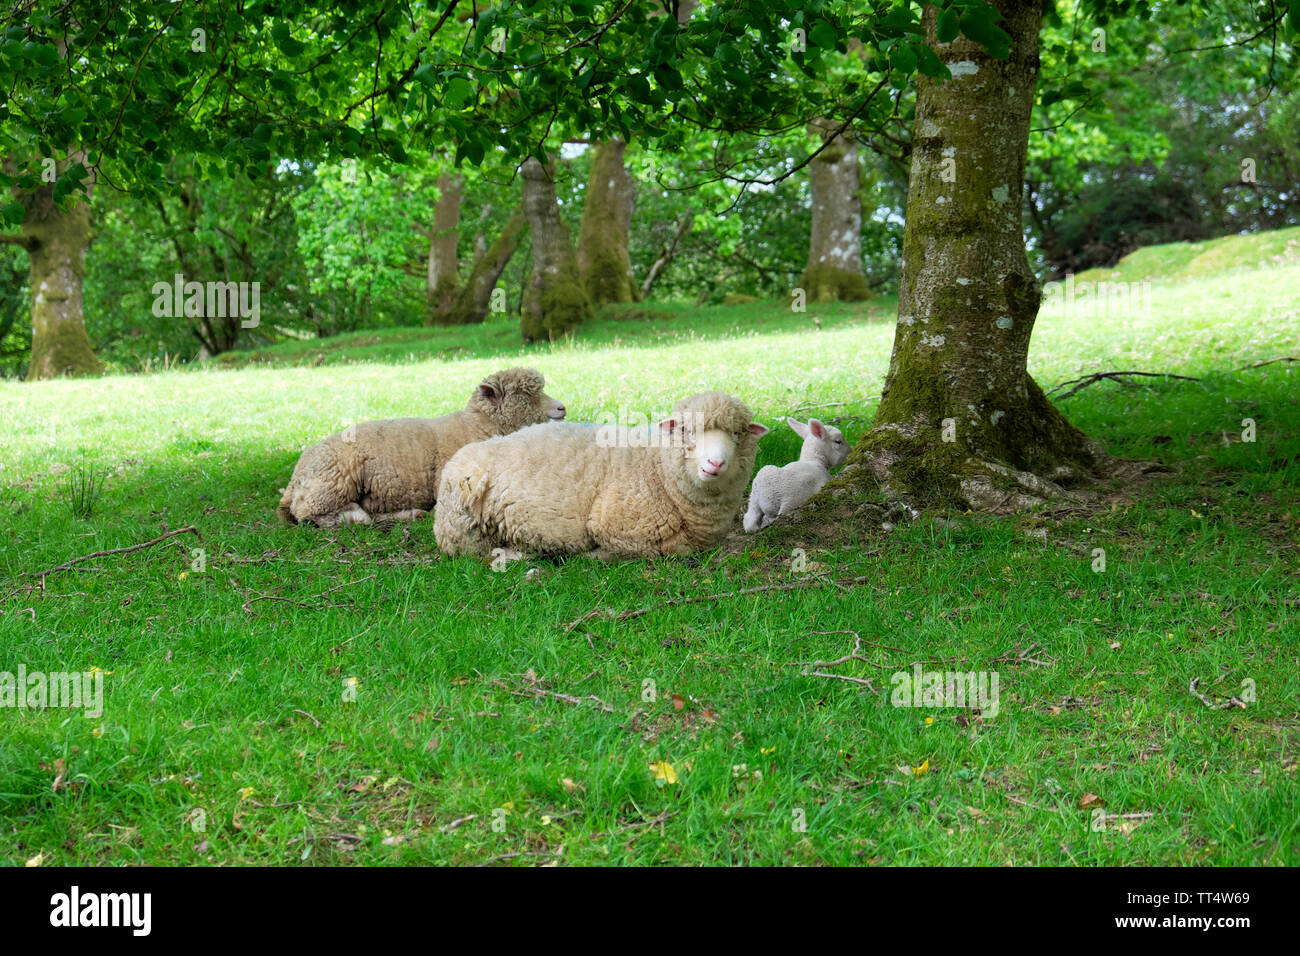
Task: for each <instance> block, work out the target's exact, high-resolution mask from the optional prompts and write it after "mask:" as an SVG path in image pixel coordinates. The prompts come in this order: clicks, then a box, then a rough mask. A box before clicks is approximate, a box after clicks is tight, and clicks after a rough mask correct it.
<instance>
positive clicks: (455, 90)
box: [443, 76, 474, 109]
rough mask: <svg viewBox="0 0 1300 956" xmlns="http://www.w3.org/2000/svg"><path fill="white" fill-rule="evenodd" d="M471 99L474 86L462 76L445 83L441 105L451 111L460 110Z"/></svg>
mask: <svg viewBox="0 0 1300 956" xmlns="http://www.w3.org/2000/svg"><path fill="white" fill-rule="evenodd" d="M473 98H474V84H473V83H471V82H470V81H469V80H467V79H465V77H463V76H453V77H452V78H451V80H450V81H448V83H447V91H446V92H445V93H444V94H443V103H444V104H445V105H447V106H449V107H451V108H452V109H460V108H461V107H463V106H464V105H465V104H466V103H468V102H469V101H470V100H472V99H473Z"/></svg>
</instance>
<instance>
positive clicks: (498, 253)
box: [434, 212, 524, 325]
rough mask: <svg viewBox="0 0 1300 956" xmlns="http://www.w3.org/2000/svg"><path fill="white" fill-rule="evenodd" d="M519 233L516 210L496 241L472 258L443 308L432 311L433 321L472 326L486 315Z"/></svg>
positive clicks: (519, 217)
mask: <svg viewBox="0 0 1300 956" xmlns="http://www.w3.org/2000/svg"><path fill="white" fill-rule="evenodd" d="M523 232H524V216H523V213H519V212H517V213H515V214H514V215H513V216H511V217H510V219H509V220H508V221H507V222H506V225H505V228H504V229H502V230H501V235H499V236H497V238H496V241H494V242H493V243H492V245H491V246H489V247H488V248H487V249H486V250H485V251H484V252H483V254H482V255H480V256H479V257H478V258H477V259H476V260H475V261H474V268H473V269H472V270H471V271H470V274H469V278H468V279H466V280H465V284H464V285H462V286H461V287H460V288H459V289H458V290H456V295H455V297H454V298H453V299H452V301H451V304H450V305H449V306H448V307H447V309H446V310H445V311H442V312H438V313H435V315H434V323H435V324H437V325H473V324H476V323H479V322H482V321H483V320H484V319H486V318H487V315H488V312H489V311H490V310H491V308H492V292H493V290H494V289H495V288H496V285H497V281H498V280H499V279H500V278H501V273H502V272H504V271H505V268H506V266H507V265H508V264H509V263H510V259H511V257H512V256H514V254H515V249H517V248H518V247H519V240H520V238H521V237H522V235H523Z"/></svg>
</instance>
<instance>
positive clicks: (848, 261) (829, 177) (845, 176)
mask: <svg viewBox="0 0 1300 956" xmlns="http://www.w3.org/2000/svg"><path fill="white" fill-rule="evenodd" d="M810 127H811V132H812V133H813V134H814V135H817V136H819V137H821V139H822V141H823V142H826V141H827V140H828V138H830V137H831V135H832V127H831V126H830V124H829V123H827V122H826V121H825V120H817V121H814V122H813V123H812V124H810ZM808 184H809V186H810V188H811V191H812V241H811V243H810V244H809V248H808V266H807V268H805V270H804V274H803V278H802V279H800V280H799V284H800V286H801V287H802V288H803V289H804V291H805V292H806V293H807V295H808V300H809V301H811V302H835V301H845V302H858V301H861V300H862V299H865V298H867V297H868V296H869V295H870V294H871V292H870V290H869V289H868V288H867V279H866V276H864V275H863V274H862V175H861V172H860V171H859V169H858V144H857V143H856V142H855V141H854V140H853V139H851V138H849V137H846V136H836V137H834V138H833V139H831V140H830V143H829V145H828V146H827V147H826V148H825V149H824V150H822V151H821V152H820V153H818V154H817V157H816V158H815V159H814V160H813V161H812V162H811V163H809V164H808Z"/></svg>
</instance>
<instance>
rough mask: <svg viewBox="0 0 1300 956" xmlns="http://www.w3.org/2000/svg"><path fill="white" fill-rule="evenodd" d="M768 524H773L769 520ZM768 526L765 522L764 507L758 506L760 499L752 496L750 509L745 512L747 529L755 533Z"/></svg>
mask: <svg viewBox="0 0 1300 956" xmlns="http://www.w3.org/2000/svg"><path fill="white" fill-rule="evenodd" d="M767 524H771V522H770V521H769V522H767ZM766 526H767V525H765V524H764V523H763V509H762V508H760V507H759V506H758V501H757V500H756V499H755V498H754V497H753V496H750V499H749V510H748V511H746V512H745V531H746V532H747V533H749V534H753V533H754V532H755V531H758V530H759V529H760V528H764V527H766Z"/></svg>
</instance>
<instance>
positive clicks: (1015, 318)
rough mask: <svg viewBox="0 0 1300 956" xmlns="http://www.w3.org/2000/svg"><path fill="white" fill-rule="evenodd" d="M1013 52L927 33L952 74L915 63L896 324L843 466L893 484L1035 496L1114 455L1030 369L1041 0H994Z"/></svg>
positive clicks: (1003, 502)
mask: <svg viewBox="0 0 1300 956" xmlns="http://www.w3.org/2000/svg"><path fill="white" fill-rule="evenodd" d="M995 6H997V7H998V9H999V10H1001V11H1002V13H1003V15H1004V16H1005V19H1004V21H1003V22H1002V27H1003V28H1004V29H1005V30H1006V31H1007V32H1008V33H1009V34H1010V36H1011V55H1010V57H1009V58H1008V59H1007V60H995V59H993V58H992V57H990V56H988V55H987V54H986V53H985V52H984V49H983V47H981V46H979V45H978V44H975V43H973V42H971V41H970V40H968V39H966V38H965V37H962V36H959V37H958V38H957V39H956V40H954V41H953V42H952V43H950V44H938V43H937V41H936V37H935V8H934V7H929V8H928V9H927V11H926V22H927V25H928V33H929V39H930V42H931V43H932V44H934V45H935V49H936V51H937V52H938V54H939V57H940V59H942V60H943V61H944V62H945V63H947V64H948V66H949V69H950V70H951V71H952V73H953V78H952V79H951V80H949V81H947V82H945V83H942V84H940V83H936V82H934V81H932V80H929V79H927V78H925V77H919V78H918V84H917V105H916V122H915V129H914V131H913V143H914V146H913V152H912V167H911V174H910V180H909V186H908V197H907V214H906V225H905V227H904V239H903V264H902V276H901V281H900V288H899V303H898V325H897V329H896V332H895V336H894V350H893V355H892V357H891V359H890V364H889V373H888V377H887V378H886V381H885V387H884V391H883V393H882V396H881V403H880V409H879V411H878V412H877V414H876V420H875V423H874V425H873V427H872V429H871V431H870V432H869V433H868V435H867V436H866V437H865V438H864V439H863V440H862V441H860V442H859V443H858V445H857V447H856V448H855V449H854V451H853V454H852V456H851V457H850V459H849V462H848V465H847V466H846V468H845V470H844V471H843V472H842V473H841V475H840V476H839V477H838V478H837V479H836V480H835V481H833V482H832V483H831V484H830V485H828V486H827V491H826V492H824V494H823V500H824V501H825V500H826V496H831V497H834V496H836V495H838V494H841V493H842V492H840V491H838V490H837V489H843V488H844V487H846V486H855V485H856V486H859V487H863V486H865V487H870V488H872V489H874V490H876V491H880V490H882V489H883V491H884V492H885V497H886V498H891V499H894V500H903V501H914V502H916V503H917V504H920V505H926V504H930V505H935V504H955V505H957V506H962V507H972V508H976V509H984V510H1000V509H1006V510H1014V509H1019V508H1024V507H1030V506H1032V505H1033V504H1036V503H1038V502H1040V501H1042V500H1044V499H1046V498H1048V497H1052V496H1055V495H1056V494H1059V493H1061V492H1062V490H1063V489H1062V487H1061V485H1060V484H1059V483H1061V482H1067V483H1068V482H1069V481H1071V480H1075V479H1079V478H1082V477H1084V476H1085V475H1086V474H1087V473H1088V472H1089V471H1090V470H1092V469H1093V468H1094V467H1095V466H1096V465H1097V464H1099V463H1100V460H1101V459H1102V457H1103V456H1104V453H1102V452H1101V451H1100V449H1099V448H1098V447H1097V446H1095V445H1094V444H1093V443H1091V442H1089V441H1088V439H1087V438H1086V436H1084V435H1083V434H1082V433H1081V432H1080V431H1078V430H1077V429H1076V428H1074V427H1073V426H1072V425H1070V423H1069V422H1067V421H1066V420H1065V418H1064V417H1063V416H1062V415H1061V413H1060V412H1059V411H1057V409H1056V408H1055V407H1054V406H1053V405H1052V404H1051V403H1050V402H1049V401H1048V400H1047V398H1046V397H1045V396H1044V394H1043V392H1042V390H1041V389H1040V388H1039V387H1038V385H1037V384H1036V383H1035V382H1034V380H1033V379H1032V378H1030V376H1029V373H1028V371H1027V364H1026V363H1027V357H1028V354H1029V339H1030V335H1031V333H1032V332H1033V328H1034V321H1035V318H1036V317H1037V314H1038V306H1039V302H1040V300H1041V288H1040V287H1039V285H1038V283H1037V281H1036V279H1035V277H1034V274H1033V272H1032V271H1031V270H1030V268H1029V261H1028V259H1027V257H1026V255H1025V245H1024V233H1023V230H1022V224H1021V206H1022V203H1021V193H1022V190H1023V181H1024V167H1025V156H1026V151H1027V148H1028V141H1029V123H1030V113H1031V110H1032V107H1033V101H1034V87H1035V84H1036V82H1037V78H1038V68H1039V61H1038V32H1039V28H1040V25H1041V18H1042V4H1041V3H1040V2H1039V0H998V2H997V3H996V4H995Z"/></svg>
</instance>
